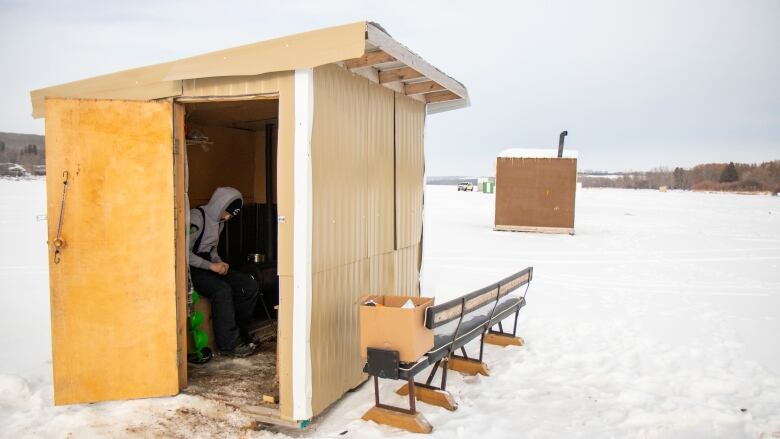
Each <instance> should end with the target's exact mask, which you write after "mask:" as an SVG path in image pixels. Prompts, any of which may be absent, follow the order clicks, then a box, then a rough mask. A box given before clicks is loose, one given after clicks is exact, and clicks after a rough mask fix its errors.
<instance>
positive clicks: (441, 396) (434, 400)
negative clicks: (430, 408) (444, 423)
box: [395, 384, 458, 411]
mask: <svg viewBox="0 0 780 439" xmlns="http://www.w3.org/2000/svg"><path fill="white" fill-rule="evenodd" d="M395 393H397V394H399V395H401V396H406V395H408V394H409V384H404V385H403V386H401V387H400V388H399V389H398V390H396V391H395ZM414 394H415V396H416V397H417V400H418V401H422V402H424V403H426V404H430V405H435V406H437V407H443V408H445V409H447V410H449V411H455V410H456V409H457V408H458V404H457V403H456V402H455V398H453V397H452V395H451V394H450V392H447V391H446V390H437V389H429V388H427V387H422V385H416V386H414Z"/></svg>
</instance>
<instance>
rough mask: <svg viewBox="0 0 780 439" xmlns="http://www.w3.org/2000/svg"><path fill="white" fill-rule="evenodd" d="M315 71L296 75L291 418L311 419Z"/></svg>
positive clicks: (302, 71)
mask: <svg viewBox="0 0 780 439" xmlns="http://www.w3.org/2000/svg"><path fill="white" fill-rule="evenodd" d="M313 113H314V71H313V70H312V69H302V70H296V71H295V139H294V143H293V175H294V177H293V178H294V182H293V193H294V201H293V212H294V221H293V312H292V318H293V322H292V417H293V419H296V420H305V419H310V418H311V417H312V405H311V396H312V392H311V389H312V385H311V384H312V379H311V345H310V341H311V336H310V335H311V284H312V276H311V239H312V237H311V226H312V212H311V205H312V196H311V190H312V189H311V188H312V182H311V179H312V177H311V129H312V116H313Z"/></svg>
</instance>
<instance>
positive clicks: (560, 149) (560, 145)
mask: <svg viewBox="0 0 780 439" xmlns="http://www.w3.org/2000/svg"><path fill="white" fill-rule="evenodd" d="M568 135H569V132H568V131H561V136H560V137H559V138H558V158H561V157H563V138H564V137H566V136H568Z"/></svg>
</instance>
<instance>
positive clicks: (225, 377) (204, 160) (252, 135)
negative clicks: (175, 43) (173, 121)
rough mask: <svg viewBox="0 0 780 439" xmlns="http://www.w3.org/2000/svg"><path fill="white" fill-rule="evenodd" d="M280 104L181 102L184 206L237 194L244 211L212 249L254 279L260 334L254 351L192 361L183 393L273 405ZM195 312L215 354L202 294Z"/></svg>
mask: <svg viewBox="0 0 780 439" xmlns="http://www.w3.org/2000/svg"><path fill="white" fill-rule="evenodd" d="M278 110H279V101H278V99H257V100H243V101H213V102H198V103H186V104H185V133H186V139H187V140H186V144H187V165H188V176H189V187H188V196H189V204H190V208H196V207H198V206H201V205H203V204H206V203H207V202H208V201H209V198H210V197H211V194H212V193H213V192H214V190H215V189H216V188H217V187H219V186H230V187H234V188H236V189H238V190H239V191H240V192H241V194H242V195H243V200H244V206H243V209H242V210H241V213H240V215H238V216H237V217H235V218H233V219H231V220H230V221H228V222H227V223H226V226H225V228H224V231H223V233H222V236H221V237H220V243H219V248H218V251H219V254H220V256H221V257H222V259H223V260H224V261H225V262H227V263H228V264H230V269H231V270H239V271H242V272H244V273H247V274H249V275H251V276H252V277H254V278H255V280H257V282H258V283H259V286H260V293H261V298H260V300H258V303H257V306H256V308H255V310H254V314H253V315H254V320H253V322H252V323H251V324H250V333H252V334H253V335H254V336H255V337H256V338H258V339H260V340H262V342H261V351H260V352H259V353H258V354H257V355H254V356H251V357H248V358H244V359H232V358H230V357H226V356H220V355H215V356H214V358H213V359H212V360H211V361H209V362H207V363H206V364H202V365H192V364H190V365H189V366H188V381H189V385H188V388H187V389H186V390H185V391H186V392H187V393H189V394H196V395H201V396H204V397H207V398H209V399H215V400H220V401H223V402H229V403H231V404H240V405H243V406H257V405H259V404H261V403H262V400H263V396H264V395H268V396H273V397H275V398H276V400H275V403H272V405H273V406H276V407H277V408H278V374H277V348H276V338H277V325H276V318H277V309H276V308H277V306H278V304H279V283H278V277H277V254H278V252H277V242H278V240H277V221H276V218H277V213H276V212H277V210H276V157H277V155H276V149H277V128H278ZM201 297H202V296H201ZM196 310H198V311H200V312H202V313H203V314H204V317H205V319H204V327H203V328H202V329H204V330H206V331H207V333H208V334H209V344H208V346H209V347H210V348H211V349H212V350H213V351H214V352H218V351H217V350H216V347H215V345H214V334H213V330H212V325H211V314H210V305H209V304H208V300H201V301H200V302H199V303H198V304H197V305H196ZM188 338H191V337H188ZM189 349H190V350H192V342H191V340H190V341H189Z"/></svg>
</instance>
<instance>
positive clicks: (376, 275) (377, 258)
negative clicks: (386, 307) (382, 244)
mask: <svg viewBox="0 0 780 439" xmlns="http://www.w3.org/2000/svg"><path fill="white" fill-rule="evenodd" d="M368 264H369V272H368V292H366V294H381V295H385V296H392V295H395V294H396V288H395V251H391V252H388V253H384V254H381V255H374V256H369V258H368Z"/></svg>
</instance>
